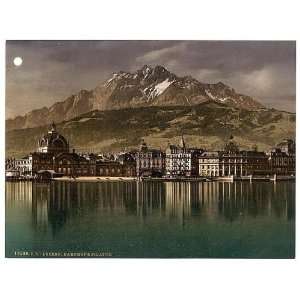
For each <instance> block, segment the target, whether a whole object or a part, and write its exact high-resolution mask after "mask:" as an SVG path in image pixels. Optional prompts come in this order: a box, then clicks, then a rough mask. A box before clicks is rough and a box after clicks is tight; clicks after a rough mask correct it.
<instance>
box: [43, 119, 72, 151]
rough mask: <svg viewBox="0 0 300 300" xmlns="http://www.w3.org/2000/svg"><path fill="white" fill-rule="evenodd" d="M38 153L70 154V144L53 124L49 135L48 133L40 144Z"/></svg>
mask: <svg viewBox="0 0 300 300" xmlns="http://www.w3.org/2000/svg"><path fill="white" fill-rule="evenodd" d="M38 152H43V153H53V154H58V153H64V152H69V143H68V141H67V140H66V139H65V137H64V136H62V135H61V134H59V133H58V132H57V130H56V126H55V124H54V123H52V125H51V127H50V129H49V131H48V133H46V134H45V135H44V136H43V137H42V138H41V139H40V140H39V142H38Z"/></svg>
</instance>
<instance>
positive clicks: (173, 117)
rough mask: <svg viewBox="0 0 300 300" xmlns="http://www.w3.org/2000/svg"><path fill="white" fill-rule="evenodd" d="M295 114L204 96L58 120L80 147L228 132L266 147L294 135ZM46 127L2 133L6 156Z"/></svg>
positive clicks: (200, 143) (218, 145) (220, 136)
mask: <svg viewBox="0 0 300 300" xmlns="http://www.w3.org/2000/svg"><path fill="white" fill-rule="evenodd" d="M295 120H296V117H295V114H293V113H286V112H281V111H277V110H257V111H248V110H246V109H240V108H237V107H232V106H229V105H227V104H224V103H218V102H211V101H206V102H203V103H200V104H198V105H194V106H161V107H158V106H149V107H141V108H126V109H121V110H120V109H116V110H107V111H101V110H94V111H91V112H87V113H85V114H82V115H80V116H77V117H75V118H73V119H71V120H68V121H64V122H61V123H59V124H57V128H58V131H59V132H60V133H61V134H62V135H64V136H65V137H66V138H67V139H68V141H69V142H70V145H71V148H75V149H76V151H78V152H89V151H92V152H101V151H104V152H106V151H108V152H109V151H122V150H130V149H136V148H137V147H138V145H139V143H140V141H141V140H142V139H144V140H145V141H146V142H147V143H148V144H149V145H151V146H152V147H154V148H158V149H159V148H162V149H164V148H166V146H167V144H168V143H169V142H171V143H175V144H176V143H178V141H179V140H180V137H181V135H182V134H184V136H185V140H186V142H187V144H188V145H189V146H193V147H200V148H206V149H210V150H218V149H222V147H223V145H224V142H225V141H226V139H227V138H228V137H229V136H230V135H231V134H232V135H233V136H234V137H235V139H236V141H237V142H238V144H239V145H240V146H241V148H242V149H251V148H252V147H254V146H255V145H257V146H258V149H259V150H268V149H270V148H272V147H273V146H275V145H276V144H277V143H279V142H281V141H282V140H283V139H285V138H292V139H293V138H294V137H295ZM47 130H48V126H47V125H43V126H40V127H35V128H26V129H16V130H12V131H9V132H7V133H6V155H7V156H15V157H21V156H22V155H26V154H28V153H30V152H32V151H35V150H36V145H37V141H38V140H39V139H40V138H41V136H42V135H43V134H44V133H45V132H47Z"/></svg>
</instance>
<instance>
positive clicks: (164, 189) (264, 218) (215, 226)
mask: <svg viewBox="0 0 300 300" xmlns="http://www.w3.org/2000/svg"><path fill="white" fill-rule="evenodd" d="M294 254H295V183H294V182H277V183H271V182H253V183H249V182H233V183H230V182H191V183H189V182H177V183H176V182H142V183H137V182H99V183H84V182H81V183H74V182H51V183H48V184H41V183H32V182H6V256H8V257H15V256H17V257H20V256H26V257H27V256H35V257H45V256H46V257H48V256H72V255H74V256H81V255H85V256H89V255H90V256H93V255H96V256H111V257H163V258H184V257H186V258H189V257H190V258H198V257H199V258H206V257H210V258H246V257H249V258H292V257H294Z"/></svg>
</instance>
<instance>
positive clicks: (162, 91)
mask: <svg viewBox="0 0 300 300" xmlns="http://www.w3.org/2000/svg"><path fill="white" fill-rule="evenodd" d="M187 99H188V100H187ZM203 101H214V102H220V103H222V104H226V105H229V106H234V107H238V108H241V109H247V110H258V109H262V108H264V107H263V106H262V105H261V104H260V103H259V102H257V101H255V100H254V99H253V98H251V97H249V96H245V95H242V94H239V93H237V92H236V91H235V90H234V89H233V88H231V87H229V86H227V85H225V84H224V83H222V82H218V83H216V84H211V83H210V84H208V83H202V82H199V81H198V80H196V79H195V78H193V77H191V76H184V77H179V76H177V75H175V74H173V73H171V72H170V71H168V70H167V69H166V68H164V67H163V66H160V65H158V66H155V67H151V66H148V65H145V66H143V67H142V68H141V69H139V70H137V71H136V72H134V73H129V72H124V71H120V72H117V73H113V74H112V76H111V77H110V78H109V79H107V80H106V81H105V82H104V83H102V84H100V85H98V86H97V87H96V88H95V89H93V90H90V91H86V90H82V91H80V92H79V93H77V94H75V95H71V96H70V97H68V98H67V99H66V100H65V101H62V102H57V103H55V104H54V105H52V106H51V107H50V108H45V107H44V108H42V109H37V110H34V111H32V112H29V113H27V114H26V115H25V116H19V117H17V118H15V119H13V120H7V129H8V130H11V129H17V128H27V127H36V126H40V125H45V124H49V123H51V122H52V121H55V122H61V121H65V120H69V119H71V118H74V117H76V116H78V115H80V114H83V113H86V112H89V111H92V110H112V109H124V108H129V107H143V106H182V105H197V104H199V103H201V102H203Z"/></svg>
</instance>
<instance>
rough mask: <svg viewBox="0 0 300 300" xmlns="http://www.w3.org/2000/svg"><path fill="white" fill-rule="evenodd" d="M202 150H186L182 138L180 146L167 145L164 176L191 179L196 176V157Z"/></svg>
mask: <svg viewBox="0 0 300 300" xmlns="http://www.w3.org/2000/svg"><path fill="white" fill-rule="evenodd" d="M202 152H203V150H202V149H197V148H187V147H186V144H185V141H184V138H183V136H182V137H181V140H180V145H169V146H168V148H167V150H166V175H167V176H170V177H178V176H179V177H180V176H185V177H191V176H197V175H198V157H199V156H200V155H201V153H202Z"/></svg>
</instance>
